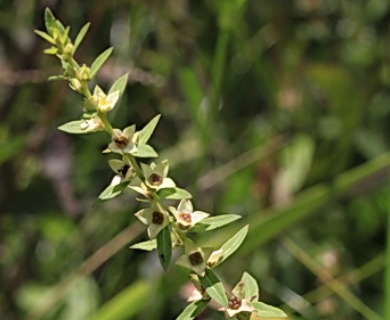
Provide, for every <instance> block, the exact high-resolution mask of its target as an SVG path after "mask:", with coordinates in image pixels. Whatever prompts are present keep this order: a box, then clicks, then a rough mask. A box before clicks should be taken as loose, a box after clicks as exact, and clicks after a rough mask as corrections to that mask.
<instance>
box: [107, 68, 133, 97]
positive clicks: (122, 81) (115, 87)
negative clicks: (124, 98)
mask: <svg viewBox="0 0 390 320" xmlns="http://www.w3.org/2000/svg"><path fill="white" fill-rule="evenodd" d="M128 77H129V75H128V74H127V73H126V74H124V75H123V76H121V77H120V78H119V79H117V80H116V81H115V82H114V83H113V84H112V86H111V88H110V91H109V92H108V94H110V93H113V92H115V91H119V96H121V95H122V94H123V92H124V91H125V89H126V85H127V79H128Z"/></svg>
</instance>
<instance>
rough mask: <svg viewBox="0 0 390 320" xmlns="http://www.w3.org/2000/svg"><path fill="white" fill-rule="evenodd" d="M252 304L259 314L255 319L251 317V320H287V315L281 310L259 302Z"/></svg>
mask: <svg viewBox="0 0 390 320" xmlns="http://www.w3.org/2000/svg"><path fill="white" fill-rule="evenodd" d="M252 304H253V306H254V307H255V308H256V310H257V313H256V316H255V317H251V320H254V319H264V318H271V319H272V318H287V314H286V313H285V312H284V311H283V310H281V309H279V308H276V307H274V306H270V305H269V304H266V303H264V302H259V301H256V302H253V303H252Z"/></svg>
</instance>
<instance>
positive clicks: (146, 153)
mask: <svg viewBox="0 0 390 320" xmlns="http://www.w3.org/2000/svg"><path fill="white" fill-rule="evenodd" d="M132 155H133V156H134V157H138V158H156V157H158V154H157V152H156V151H155V150H154V149H153V147H151V146H149V145H148V144H140V145H138V146H137V151H136V152H133V153H132Z"/></svg>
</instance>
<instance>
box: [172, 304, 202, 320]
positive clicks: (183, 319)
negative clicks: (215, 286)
mask: <svg viewBox="0 0 390 320" xmlns="http://www.w3.org/2000/svg"><path fill="white" fill-rule="evenodd" d="M209 302H210V299H207V300H197V301H194V302H192V303H190V304H189V305H188V306H187V307H186V308H185V309H184V310H183V311H182V313H180V315H179V316H178V317H177V318H176V320H193V319H195V317H197V316H198V315H200V314H201V313H202V312H203V310H204V309H206V307H207V305H208V304H209Z"/></svg>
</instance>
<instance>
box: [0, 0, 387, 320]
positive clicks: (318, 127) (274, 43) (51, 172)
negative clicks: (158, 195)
mask: <svg viewBox="0 0 390 320" xmlns="http://www.w3.org/2000/svg"><path fill="white" fill-rule="evenodd" d="M45 6H49V7H50V8H51V9H52V11H53V12H54V13H55V14H56V16H57V17H59V18H60V19H61V20H62V21H63V22H64V23H65V24H67V25H71V26H72V30H71V34H72V35H73V36H74V33H75V32H76V31H77V30H79V29H80V28H81V27H82V26H83V25H84V24H85V23H86V22H87V21H90V22H91V27H90V32H89V33H88V34H87V36H86V38H85V41H84V42H83V44H82V45H81V47H80V49H79V50H80V52H79V54H78V57H77V58H78V59H79V60H80V61H86V62H88V63H91V62H92V61H93V59H94V57H96V55H97V54H98V53H100V52H102V51H103V50H104V49H106V48H107V47H109V46H113V47H114V48H115V50H114V53H113V55H112V57H111V58H110V60H109V61H108V63H107V64H106V65H105V66H104V67H103V69H102V71H101V73H100V74H99V75H98V80H99V84H101V86H102V87H103V88H104V90H105V91H108V89H109V88H110V86H111V84H112V82H113V81H114V80H116V79H117V78H118V77H119V76H120V75H121V74H123V73H126V72H129V83H128V87H127V89H126V91H125V93H124V97H123V98H122V99H121V102H120V106H119V108H117V109H115V110H113V112H112V121H113V122H114V123H116V124H117V125H118V127H124V126H126V124H128V123H130V122H136V123H137V125H139V126H142V125H144V124H146V123H147V122H148V121H149V120H150V119H152V118H153V116H155V115H156V114H157V113H161V114H162V115H163V116H162V119H161V121H160V123H159V126H158V128H157V130H156V133H155V134H154V135H153V137H152V139H153V144H154V146H156V148H157V149H158V151H159V153H160V154H162V157H163V158H164V157H165V158H168V159H169V160H170V163H171V164H172V168H171V172H172V175H173V177H174V178H175V179H176V180H177V181H178V183H179V185H181V186H184V187H186V188H187V187H188V189H189V190H190V191H191V193H192V194H193V196H194V203H195V205H196V207H197V208H199V209H201V210H204V211H206V212H213V213H215V214H218V213H229V214H240V215H242V216H243V219H242V220H243V222H244V223H246V222H247V221H250V222H251V223H253V222H254V223H255V224H256V221H260V222H259V223H258V225H256V226H255V230H256V231H257V232H256V233H251V231H250V230H249V238H250V243H249V240H248V245H247V246H248V248H249V247H250V250H244V251H243V252H244V253H242V254H240V251H238V252H237V253H235V255H234V256H233V257H232V259H231V260H230V261H229V264H226V265H225V264H223V265H222V266H221V267H220V268H219V269H218V270H217V271H218V272H219V273H220V275H221V277H222V278H224V279H227V280H228V281H227V283H229V284H230V285H234V283H236V282H237V281H238V280H239V279H240V277H241V274H242V272H243V271H244V270H246V271H248V272H249V273H251V274H252V275H254V276H255V278H256V279H257V280H258V281H259V283H260V301H264V302H266V303H270V304H274V305H281V306H282V308H283V309H284V310H285V311H286V312H288V313H289V314H290V315H292V316H296V317H303V318H304V319H315V320H317V319H337V320H340V319H361V318H367V315H371V316H375V313H377V314H379V315H381V314H382V312H383V309H384V307H385V302H384V301H383V281H382V277H383V267H384V260H383V253H384V249H385V225H386V223H385V221H386V206H387V203H388V197H389V190H388V184H386V178H387V177H388V173H389V162H390V160H389V157H390V156H389V154H388V153H386V152H387V151H388V149H389V144H390V90H389V87H390V41H389V39H390V4H388V2H387V1H381V0H366V1H363V0H354V1H347V0H335V1H326V0H295V1H282V0H277V1H256V0H246V1H245V0H235V1H217V0H214V1H195V0H193V1H190V0H174V1H173V0H172V1H157V0H155V1H153V0H148V1H141V0H138V1H136V0H134V1H125V0H123V1H74V0H67V1H59V0H58V1H0V17H1V18H0V63H1V67H2V68H1V70H0V83H1V86H0V91H1V95H0V165H1V167H0V177H1V179H0V283H1V285H0V288H1V290H0V318H1V319H10V320H13V319H26V318H28V317H32V316H37V317H38V318H42V319H63V320H68V319H69V320H70V319H71V320H77V319H151V320H153V319H174V318H175V316H177V315H178V314H179V313H180V311H181V310H182V309H183V308H184V307H185V305H186V303H185V298H186V296H187V291H188V285H187V284H184V283H183V281H184V279H185V277H183V272H184V270H183V269H181V268H180V267H175V266H173V267H170V269H169V270H168V272H167V274H166V275H164V276H163V272H162V270H161V268H160V267H159V266H158V261H156V260H155V259H156V258H155V255H154V254H153V253H151V254H148V253H144V252H141V253H140V252H138V251H137V250H129V249H128V246H129V245H131V244H132V243H134V242H135V240H142V239H146V236H145V233H144V232H143V228H142V227H141V226H140V225H138V224H137V223H136V222H135V219H134V217H133V213H134V212H137V211H138V210H139V209H140V207H139V204H138V203H136V202H135V201H134V200H133V194H131V191H129V192H128V194H125V195H122V196H120V197H118V198H115V199H114V200H112V201H108V202H105V203H103V204H101V203H97V202H96V198H97V197H98V195H99V194H100V193H101V192H102V191H103V190H104V188H105V187H106V186H107V184H108V183H109V181H110V179H111V178H112V172H111V170H110V168H109V167H108V165H107V162H106V161H107V157H106V156H105V155H103V154H101V152H100V151H102V150H103V149H104V148H105V146H106V144H107V141H106V140H105V137H104V136H103V135H94V136H82V137H73V136H68V135H66V134H64V133H60V132H58V131H57V129H56V127H57V126H58V125H60V124H62V123H65V122H67V121H69V120H72V119H75V118H77V117H78V115H79V113H80V105H81V101H80V99H79V97H77V96H76V95H75V94H74V93H70V91H69V90H68V88H66V85H65V84H64V83H61V82H50V83H48V82H46V79H47V77H48V76H49V75H52V74H56V73H58V70H59V69H58V67H57V65H56V64H55V63H56V61H55V60H54V59H50V57H46V56H44V55H43V54H42V50H43V49H44V48H45V47H44V43H43V41H41V40H40V39H39V38H38V37H37V36H36V35H34V34H33V30H34V29H42V23H43V8H44V7H45ZM72 32H73V33H72ZM378 159H379V160H378ZM355 168H358V169H357V170H356V169H355ZM359 168H362V169H361V170H360V169H359ZM343 177H344V178H345V177H346V179H344V180H343ZM347 181H349V182H350V183H347ZM355 182H356V183H355ZM343 183H344V184H347V185H348V188H347V190H345V188H341V187H340V185H341V184H343ZM321 192H323V193H321ZM321 195H323V196H322V198H321ZM325 195H326V196H325ZM316 197H317V198H316ZM318 199H320V200H321V199H322V200H324V201H319V200H318ZM305 204H306V205H305ZM296 212H298V214H296ZM299 212H303V213H304V214H302V215H299ZM306 212H307V213H306ZM278 214H282V216H281V218H280V221H282V223H283V225H282V226H283V227H281V228H273V229H272V230H275V231H272V230H271V231H270V230H269V229H268V230H264V232H261V225H262V221H269V219H273V218H274V217H278ZM283 214H284V215H283ZM303 216H304V217H306V218H305V220H302V219H301V218H300V217H303ZM294 217H295V218H294ZM276 221H278V220H276ZM293 222H294V223H293ZM269 225H271V224H269ZM259 226H260V227H259ZM234 231H235V230H230V229H226V230H225V232H223V233H218V234H215V237H214V241H215V242H216V247H217V246H218V241H219V239H220V238H223V239H225V240H226V238H228V237H230V236H231V235H233V234H234ZM211 232H212V231H211ZM266 232H270V233H269V235H271V241H268V240H270V239H268V238H267V237H268V236H267V235H264V234H265V233H266ZM200 240H202V239H200ZM266 241H267V242H266ZM256 244H257V245H256ZM244 249H245V242H244ZM234 257H236V258H234ZM314 266H317V267H318V268H316V267H314ZM332 278H337V279H339V280H340V283H339V284H340V285H341V288H344V289H343V290H348V293H349V294H346V295H343V293H341V294H340V292H339V291H337V290H338V289H337V288H336V289H335V288H334V286H332V285H330V286H329V287H327V286H324V284H326V283H328V285H329V281H330V279H332ZM329 288H330V289H329ZM351 296H352V297H355V298H356V299H357V300H356V299H353V298H351ZM49 297H50V298H49ZM372 312H373V313H372ZM218 316H219V315H218V313H216V312H215V311H214V310H212V309H208V310H206V311H205V312H204V313H203V314H202V316H200V319H218ZM373 319H374V318H373Z"/></svg>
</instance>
